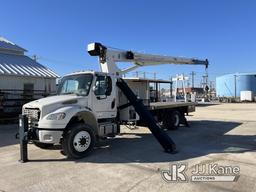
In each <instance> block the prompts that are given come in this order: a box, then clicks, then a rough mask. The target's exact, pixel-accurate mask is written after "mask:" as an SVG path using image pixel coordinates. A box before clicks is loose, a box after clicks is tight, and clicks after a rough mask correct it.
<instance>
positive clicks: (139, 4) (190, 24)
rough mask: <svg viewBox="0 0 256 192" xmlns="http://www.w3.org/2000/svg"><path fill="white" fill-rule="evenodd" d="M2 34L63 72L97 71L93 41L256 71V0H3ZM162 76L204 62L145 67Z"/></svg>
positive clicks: (220, 70)
mask: <svg viewBox="0 0 256 192" xmlns="http://www.w3.org/2000/svg"><path fill="white" fill-rule="evenodd" d="M0 2H1V11H0V18H1V28H0V29H1V30H0V35H1V36H4V37H6V38H7V39H9V40H11V41H13V42H15V43H17V44H18V45H21V46H22V47H24V48H26V49H27V50H29V52H28V53H27V54H28V55H33V54H37V55H38V56H39V58H40V59H39V61H40V63H42V64H44V65H46V66H48V67H50V68H51V69H53V70H54V71H55V72H57V73H58V74H60V75H63V74H66V73H69V72H72V71H78V70H83V69H92V70H98V69H99V66H98V64H97V59H96V58H94V57H90V56H89V55H88V54H87V52H86V45H87V44H88V43H90V42H94V41H98V42H102V43H104V44H106V45H109V46H112V47H117V48H123V49H131V50H137V51H141V52H144V53H155V54H164V55H173V56H187V57H197V58H203V59H204V58H208V59H209V61H210V66H209V75H210V79H211V80H214V79H215V77H216V76H217V75H221V74H225V73H233V72H256V65H255V63H256V11H255V10H256V1H253V0H251V1H250V0H247V1H242V0H237V1H233V0H215V1H210V0H193V1H192V0H155V1H153V0H129V1H124V0H123V1H121V0H108V1H106V0H98V1H86V0H76V1H71V0H69V1H68V0H37V1H34V0H23V1H19V0H16V1H14V0H1V1H0ZM139 70H140V71H147V72H149V73H153V72H156V73H157V76H158V77H159V78H168V77H169V76H170V75H175V74H176V73H185V74H189V73H190V72H191V71H195V72H196V74H197V76H196V79H197V82H199V81H200V78H201V76H202V75H203V73H204V68H203V67H202V66H176V65H163V66H158V67H145V68H141V69H139Z"/></svg>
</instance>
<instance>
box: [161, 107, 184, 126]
mask: <svg viewBox="0 0 256 192" xmlns="http://www.w3.org/2000/svg"><path fill="white" fill-rule="evenodd" d="M180 119H181V115H180V112H179V111H172V112H169V113H167V114H166V115H165V116H164V119H163V126H164V127H165V128H166V129H169V130H176V129H178V127H179V125H180Z"/></svg>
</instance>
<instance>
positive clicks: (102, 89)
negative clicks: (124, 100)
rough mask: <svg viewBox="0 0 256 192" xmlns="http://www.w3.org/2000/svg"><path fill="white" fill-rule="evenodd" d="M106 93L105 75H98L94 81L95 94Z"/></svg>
mask: <svg viewBox="0 0 256 192" xmlns="http://www.w3.org/2000/svg"><path fill="white" fill-rule="evenodd" d="M105 93H106V81H105V76H98V77H97V79H96V82H95V90H94V94H95V95H105Z"/></svg>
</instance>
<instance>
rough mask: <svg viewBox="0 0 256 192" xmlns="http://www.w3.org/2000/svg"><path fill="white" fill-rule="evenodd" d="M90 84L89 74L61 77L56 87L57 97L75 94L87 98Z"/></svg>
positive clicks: (90, 76)
mask: <svg viewBox="0 0 256 192" xmlns="http://www.w3.org/2000/svg"><path fill="white" fill-rule="evenodd" d="M91 84H92V75H91V74H81V75H70V76H66V77H63V78H62V79H61V82H60V84H59V87H58V95H65V94H76V95H82V96H87V95H88V94H89V90H90V87H91Z"/></svg>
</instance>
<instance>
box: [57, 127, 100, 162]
mask: <svg viewBox="0 0 256 192" xmlns="http://www.w3.org/2000/svg"><path fill="white" fill-rule="evenodd" d="M95 140H96V139H95V134H94V132H93V130H92V128H91V127H90V126H89V125H86V124H75V125H72V128H71V129H68V131H67V132H65V133H64V136H63V142H62V148H63V152H64V154H66V155H67V157H68V158H72V159H79V158H83V157H85V156H87V155H88V154H89V153H90V152H91V151H92V150H93V148H94V145H95Z"/></svg>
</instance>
